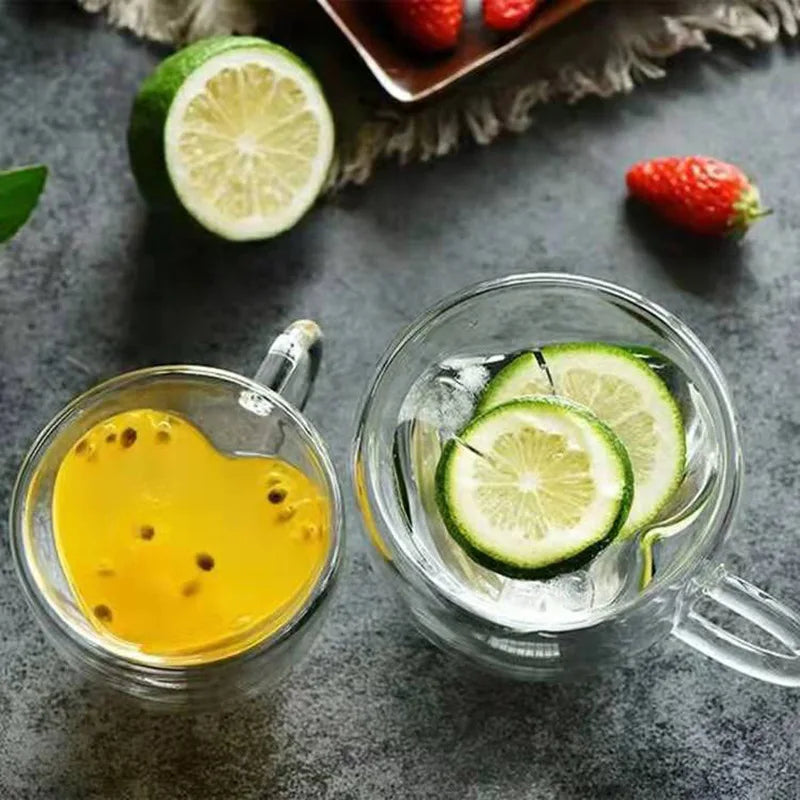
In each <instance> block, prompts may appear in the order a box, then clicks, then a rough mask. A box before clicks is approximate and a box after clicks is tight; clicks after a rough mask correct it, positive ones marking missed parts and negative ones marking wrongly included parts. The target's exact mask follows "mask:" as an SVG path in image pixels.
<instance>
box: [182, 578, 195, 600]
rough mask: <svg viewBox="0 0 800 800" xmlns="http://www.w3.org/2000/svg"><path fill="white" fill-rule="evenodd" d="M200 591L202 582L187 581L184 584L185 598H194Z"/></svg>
mask: <svg viewBox="0 0 800 800" xmlns="http://www.w3.org/2000/svg"><path fill="white" fill-rule="evenodd" d="M199 591H200V581H194V580H192V581H187V582H186V583H184V584H183V588H182V589H181V594H182V595H183V596H184V597H194V595H196V594H197V593H198V592H199Z"/></svg>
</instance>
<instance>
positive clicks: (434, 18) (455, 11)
mask: <svg viewBox="0 0 800 800" xmlns="http://www.w3.org/2000/svg"><path fill="white" fill-rule="evenodd" d="M386 8H387V11H388V13H389V17H390V18H391V20H392V22H393V23H394V26H395V28H396V29H397V31H398V32H399V33H400V34H401V35H402V36H403V37H404V38H405V39H407V40H408V41H409V42H410V43H411V44H413V45H415V46H416V47H418V48H420V50H425V51H427V52H431V53H436V52H438V51H440V50H450V49H451V48H453V47H455V45H456V42H457V41H458V36H459V34H460V33H461V24H462V22H463V20H464V4H463V0H388V3H387V5H386Z"/></svg>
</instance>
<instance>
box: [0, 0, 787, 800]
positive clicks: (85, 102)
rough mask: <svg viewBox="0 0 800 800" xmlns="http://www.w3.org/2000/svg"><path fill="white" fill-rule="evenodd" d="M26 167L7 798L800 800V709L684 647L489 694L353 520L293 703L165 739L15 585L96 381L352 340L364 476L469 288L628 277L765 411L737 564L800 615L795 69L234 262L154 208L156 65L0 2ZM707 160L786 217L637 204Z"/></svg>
mask: <svg viewBox="0 0 800 800" xmlns="http://www.w3.org/2000/svg"><path fill="white" fill-rule="evenodd" d="M0 20H1V21H0V164H2V165H10V164H15V163H24V162H35V161H40V160H41V161H45V162H47V163H48V164H49V165H50V167H51V169H52V175H51V179H50V183H49V186H48V188H47V193H46V196H45V197H44V199H43V202H42V204H41V206H40V208H39V209H38V211H37V212H36V215H35V217H34V218H33V220H32V221H31V223H30V225H29V226H28V227H27V228H26V229H25V230H24V231H23V232H22V233H21V235H20V236H19V237H18V238H17V239H16V240H15V241H14V242H13V243H12V244H11V245H10V246H8V247H6V248H4V249H3V250H2V251H0V348H2V349H0V360H1V362H2V365H1V368H0V437H1V438H0V441H2V451H1V453H0V508H2V515H3V522H2V531H0V538H2V545H1V546H0V797H2V798H55V799H57V800H71V799H72V798H75V799H81V800H85V799H87V798H170V799H174V800H178V799H179V798H251V797H252V798H274V799H275V800H304V799H305V798H341V799H342V800H379V799H381V798H421V799H422V798H430V800H516V799H517V798H530V800H539V799H541V800H555V799H556V798H558V799H561V798H594V797H602V798H643V799H644V800H669V799H671V798H686V799H687V800H690V799H691V800H701V799H703V800H705V799H706V798H709V799H710V798H725V799H727V798H748V799H749V800H780V799H782V798H785V799H788V798H796V797H798V796H800V782H799V781H798V776H797V762H798V755H799V754H800V749H799V744H800V693H798V692H797V691H792V690H788V689H782V688H777V687H774V686H769V685H766V684H762V683H758V682H756V681H753V680H749V679H747V678H744V677H741V676H738V675H736V674H734V673H732V672H730V671H726V670H725V669H724V668H722V667H721V666H719V665H717V664H714V663H712V662H710V661H708V660H706V659H704V658H703V657H701V656H699V655H696V654H694V653H692V652H689V651H688V650H687V649H686V648H685V647H684V646H683V645H681V644H680V643H678V642H677V641H667V642H664V643H663V644H661V645H659V646H657V647H655V648H654V649H653V650H652V651H649V652H648V653H646V654H644V655H642V656H640V657H638V658H636V659H634V660H632V661H631V662H630V663H629V665H627V666H626V667H625V668H623V669H622V670H620V671H618V672H616V673H614V674H607V675H601V676H599V677H598V678H597V679H596V680H595V681H593V682H590V683H585V684H581V685H560V686H522V685H515V684H508V683H503V682H500V681H496V680H494V679H492V678H487V677H483V676H478V675H475V674H472V673H469V672H466V671H465V670H464V669H463V668H462V667H461V666H460V665H459V664H457V663H456V662H454V661H452V660H450V659H449V658H447V657H446V656H444V655H442V654H440V653H439V652H437V651H435V650H433V649H432V648H431V647H429V646H428V645H427V644H425V643H424V642H423V641H422V640H421V639H420V638H419V637H418V636H417V634H416V633H415V632H414V631H413V630H412V628H411V626H410V624H409V622H408V620H407V618H406V616H405V614H404V613H403V610H402V608H401V607H400V605H399V604H398V602H397V601H396V600H395V599H394V598H393V597H392V596H390V594H389V593H388V591H387V589H386V587H385V586H383V585H380V583H379V581H378V580H377V579H376V577H375V576H374V574H373V573H372V572H371V570H370V568H369V565H368V561H367V555H366V544H365V541H364V539H363V538H362V533H361V529H360V526H359V521H358V518H357V515H356V513H355V509H354V508H353V504H352V502H351V501H350V500H349V498H348V512H349V529H348V535H349V541H348V545H347V555H346V564H345V567H344V580H343V583H342V586H341V592H340V593H339V595H338V598H337V599H336V602H335V606H334V608H333V611H332V615H331V617H330V620H329V622H328V624H327V626H326V628H325V632H324V634H323V636H322V638H321V639H320V641H319V643H318V645H317V646H316V648H315V649H314V651H313V653H312V655H311V657H310V658H309V660H308V661H307V662H306V663H305V664H304V665H303V666H302V668H300V669H299V670H298V671H297V672H296V673H295V674H294V675H293V676H292V677H291V679H290V680H289V681H288V682H287V684H286V685H285V687H284V688H283V689H282V690H281V691H280V692H279V693H278V694H277V695H276V696H275V697H274V698H271V699H268V700H263V701H260V702H257V703H252V704H250V705H249V706H247V707H246V708H244V709H242V710H224V709H223V710H221V711H220V713H219V714H215V715H205V716H203V717H199V718H181V719H170V718H164V717H158V716H156V717H151V716H149V715H147V714H142V713H141V712H139V711H135V710H131V709H129V708H128V707H127V706H125V705H124V704H119V703H116V702H113V701H109V700H108V699H107V698H105V697H104V696H101V695H98V694H97V693H96V692H95V691H94V690H93V689H92V688H91V687H90V686H88V685H86V684H85V683H83V682H82V680H81V679H80V678H78V677H77V676H76V675H74V674H73V673H72V672H71V671H69V669H68V668H66V667H65V666H64V665H62V663H61V661H60V660H59V659H58V658H57V657H56V655H55V653H54V652H53V650H52V649H51V648H50V646H49V645H48V644H47V643H46V642H45V641H44V639H43V638H42V635H41V634H40V633H39V631H38V629H37V627H36V625H35V623H34V621H33V619H32V617H31V614H30V613H29V611H28V609H27V608H26V606H25V604H24V602H23V598H22V596H21V594H20V591H19V590H18V587H17V583H16V578H15V576H14V573H13V569H12V566H11V563H10V554H9V550H8V542H7V528H6V523H5V516H6V508H7V505H8V497H9V492H10V485H11V482H12V479H13V477H14V474H15V471H16V469H17V467H18V465H19V462H20V459H21V457H22V455H23V452H24V450H25V448H26V446H27V445H28V444H29V443H30V441H31V439H32V437H33V436H34V435H35V433H36V432H37V431H38V430H39V428H40V427H41V426H42V425H43V424H44V423H45V422H47V420H48V419H49V418H50V416H51V415H52V414H53V413H54V412H55V411H57V410H58V408H59V407H60V406H61V405H62V404H64V403H65V402H66V401H67V400H68V399H70V398H71V397H72V396H73V395H75V394H76V393H78V392H80V391H81V390H83V389H85V388H86V387H87V386H89V385H90V384H91V383H92V382H93V381H95V380H96V379H98V378H99V377H101V376H110V375H113V374H114V373H117V372H120V371H122V370H126V369H130V368H133V367H138V366H143V365H147V364H152V363H158V362H161V363H164V362H175V361H190V362H199V363H206V364H213V365H218V366H224V367H228V368H232V369H236V370H241V371H244V372H248V371H252V370H254V369H255V367H256V366H257V365H258V363H259V360H260V358H261V356H262V354H263V352H264V349H265V346H266V344H267V342H268V341H269V340H270V338H271V337H272V336H273V334H275V333H276V332H277V331H278V330H279V329H280V328H281V326H282V325H284V323H286V322H288V321H289V320H291V319H293V318H296V317H299V316H310V317H314V318H316V319H317V320H319V322H320V323H321V324H322V325H323V327H324V328H325V330H326V332H327V335H328V347H327V352H326V360H325V364H324V367H323V370H322V373H321V375H320V378H319V382H318V385H317V389H316V392H315V394H314V397H313V399H312V401H311V403H310V406H309V409H308V410H309V414H310V416H311V418H312V419H313V420H314V421H315V423H316V424H317V425H318V427H319V428H320V430H321V431H322V432H323V434H324V435H325V436H326V437H327V439H328V441H329V442H330V446H331V449H332V452H333V455H334V457H335V459H336V462H337V464H338V466H339V467H340V468H341V469H342V470H344V468H345V464H346V460H347V453H348V447H349V442H350V435H351V430H352V417H353V413H354V409H355V405H356V403H357V401H358V398H359V395H360V393H361V391H362V388H363V386H364V383H365V381H366V378H367V376H368V374H369V373H370V371H371V369H372V368H373V366H374V364H375V362H376V359H377V358H378V357H379V355H380V353H381V351H382V349H383V347H384V346H385V344H386V343H387V342H388V340H389V339H390V337H392V336H393V335H394V334H395V333H396V332H397V331H398V330H399V329H400V328H401V327H402V326H404V325H405V324H406V323H408V322H409V321H410V320H411V319H412V318H413V317H414V316H415V315H416V314H417V313H419V312H420V311H421V310H422V309H423V308H424V307H425V306H427V305H428V304H430V303H432V302H433V301H435V300H437V299H438V298H439V297H441V296H442V295H443V294H445V293H447V292H451V291H453V290H456V289H458V288H460V287H462V286H463V285H465V284H467V283H470V282H473V281H476V280H479V279H484V278H490V277H495V276H500V275H504V274H506V273H510V272H515V271H524V270H566V271H568V272H575V273H585V274H588V275H593V276H598V277H603V278H610V279H613V280H616V281H618V282H620V283H622V284H624V285H627V286H629V287H631V288H633V289H636V290H639V291H641V292H643V293H645V294H646V295H648V296H650V297H651V298H653V299H655V300H657V301H658V302H660V303H662V304H664V305H665V306H667V307H668V308H670V309H672V310H673V311H674V312H675V313H677V314H678V315H679V316H681V317H682V318H683V319H684V320H686V321H687V322H688V323H689V324H690V325H691V326H693V327H694V329H695V330H696V331H697V332H698V333H699V334H700V335H701V336H702V338H703V339H704V340H705V341H706V342H707V343H708V344H709V346H710V347H711V349H712V350H713V352H714V353H715V354H716V356H717V357H718V359H719V361H720V363H721V365H722V367H723V369H724V370H725V372H726V373H727V375H728V377H729V380H730V383H731V386H732V389H733V393H734V395H735V399H736V403H737V405H738V408H739V412H740V418H741V425H742V433H743V443H744V450H745V457H746V462H747V465H748V472H749V479H748V482H747V487H746V494H745V497H744V502H743V507H742V513H741V517H740V521H739V524H738V527H737V529H736V530H735V532H734V533H733V535H732V537H731V539H730V541H729V543H728V546H727V555H726V560H727V563H728V564H729V565H730V566H731V567H732V568H733V569H734V570H736V571H737V572H739V573H741V574H742V575H744V576H745V577H747V578H750V579H753V580H755V581H757V582H758V583H759V584H760V585H761V586H763V587H764V588H765V589H767V590H768V591H770V592H772V593H773V594H775V595H776V596H778V597H782V598H785V599H787V600H790V601H791V602H794V604H795V606H798V607H800V583H799V582H798V577H800V545H799V544H798V523H797V517H798V512H800V499H798V497H799V495H798V475H799V474H800V455H798V453H800V448H798V445H799V444H800V399H799V397H798V387H799V386H800V364H799V363H798V359H797V350H796V339H797V336H798V332H800V273H798V265H797V262H798V253H800V200H798V197H800V170H799V169H798V156H800V139H798V133H797V132H798V130H800V105H799V104H798V102H797V97H798V85H800V84H799V82H798V81H799V79H798V75H800V72H798V69H799V68H800V52H799V51H798V50H797V48H796V47H795V46H792V45H778V46H776V47H774V48H772V49H771V50H769V51H765V52H756V53H747V52H745V51H743V50H741V49H739V48H736V47H724V48H720V49H718V50H717V51H716V52H715V53H714V54H712V55H699V54H693V55H688V56H685V57H681V58H679V59H677V60H676V61H675V62H674V63H673V65H672V69H671V72H670V75H669V77H668V78H667V79H666V80H664V81H662V82H659V83H657V84H651V85H649V86H647V87H645V88H643V89H641V90H639V91H637V92H636V93H634V94H633V95H631V96H628V97H623V98H616V99H612V100H610V101H607V102H599V101H596V102H595V101H591V102H586V103H583V104H581V105H580V106H578V107H575V108H562V107H558V108H551V109H548V110H545V111H543V112H541V114H540V115H539V124H538V126H537V128H536V129H535V130H534V131H532V132H530V133H529V134H527V135H525V136H522V137H520V138H508V139H506V140H504V141H502V142H500V143H498V144H497V145H496V146H494V147H492V148H490V149H486V150H481V149H475V148H470V147H467V148H465V149H464V150H463V151H462V152H461V153H459V154H458V155H456V156H454V157H451V158H448V159H446V160H444V161H441V162H439V163H435V164H430V165H427V166H414V167H410V168H406V169H402V170H400V169H396V168H391V167H390V168H386V169H384V170H382V171H381V173H380V174H379V175H378V176H377V177H376V179H375V180H374V181H373V182H372V183H371V184H370V185H369V186H367V187H366V188H364V189H361V190H352V191H347V192H345V193H344V194H343V195H342V196H341V197H339V198H338V199H336V200H334V201H332V202H328V203H326V204H324V205H322V206H321V207H319V208H317V209H316V210H315V211H314V212H313V213H312V214H310V215H309V217H308V218H307V219H306V220H305V221H304V222H303V223H302V224H301V225H300V226H299V227H297V228H296V229H295V230H294V231H292V232H291V233H289V234H288V235H286V236H284V237H282V238H280V239H279V240H277V241H274V242H272V243H266V244H261V245H255V246H245V247H231V246H226V245H224V244H221V243H220V244H211V245H209V244H208V243H207V242H205V241H203V242H198V241H197V240H195V239H192V238H187V237H185V236H183V235H181V234H178V233H172V232H171V231H170V229H169V228H167V227H165V226H164V224H163V223H162V222H159V221H158V220H152V219H149V218H148V217H147V215H146V212H145V208H144V207H143V205H142V203H141V201H140V199H139V197H138V195H137V192H136V189H135V186H134V184H133V181H132V179H131V177H130V174H129V172H128V168H127V159H126V153H125V140H124V131H125V127H126V120H127V113H128V107H129V104H130V101H131V97H132V94H133V92H134V90H135V88H136V86H137V84H138V83H139V81H140V80H141V79H142V77H143V76H144V75H145V74H146V73H147V72H148V71H149V70H150V69H151V68H152V67H153V65H154V64H155V63H156V61H157V59H158V57H159V55H160V53H161V52H162V51H160V50H159V49H157V48H153V47H150V46H146V45H144V44H142V43H140V42H137V41H135V40H134V39H132V38H130V37H128V36H124V35H120V34H118V33H116V32H113V31H111V30H109V29H107V28H106V27H105V26H104V25H103V24H102V23H101V22H100V21H98V20H93V19H91V18H89V17H88V16H85V15H83V14H81V13H79V12H78V11H77V10H76V9H75V8H73V6H72V4H71V3H68V2H60V3H54V4H44V3H40V2H16V3H13V2H12V3H9V2H8V0H0ZM691 151H707V152H710V153H713V154H716V155H719V156H722V157H727V158H729V159H731V160H734V161H737V162H740V163H741V164H743V165H745V166H746V167H747V169H748V170H749V171H750V172H752V174H754V175H756V176H758V178H759V179H760V184H761V187H762V190H763V193H764V195H765V197H766V198H767V200H768V201H769V203H770V204H772V205H773V206H774V207H775V209H776V213H775V215H774V216H773V217H771V218H770V219H768V220H766V221H764V222H763V223H761V224H760V226H759V227H758V228H757V229H756V230H755V231H754V232H753V234H752V236H751V237H750V238H749V240H748V241H747V242H746V244H745V245H744V246H743V247H741V248H738V249H737V248H732V247H707V246H705V247H704V246H700V245H698V244H697V243H696V242H692V241H689V240H687V239H685V238H683V237H681V236H680V235H678V234H674V233H672V232H669V231H666V230H665V229H663V228H661V227H660V226H658V225H653V224H650V223H649V222H648V221H647V220H646V219H644V218H642V217H641V216H639V215H637V214H634V213H631V211H630V210H629V209H626V206H625V204H624V202H623V191H622V174H623V170H624V168H625V166H626V165H627V164H628V163H629V162H631V161H633V160H635V159H637V158H639V157H642V156H646V155H649V154H662V153H669V152H691Z"/></svg>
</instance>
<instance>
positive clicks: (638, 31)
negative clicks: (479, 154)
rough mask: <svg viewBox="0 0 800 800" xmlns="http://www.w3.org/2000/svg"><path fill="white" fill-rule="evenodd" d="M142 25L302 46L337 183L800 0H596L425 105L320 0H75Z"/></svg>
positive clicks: (423, 154)
mask: <svg viewBox="0 0 800 800" xmlns="http://www.w3.org/2000/svg"><path fill="white" fill-rule="evenodd" d="M78 2H79V3H80V4H81V5H82V6H84V7H85V8H86V9H87V10H88V11H92V12H99V13H102V14H105V15H106V17H107V18H108V20H109V21H110V22H111V23H112V24H113V25H117V26H119V27H121V28H126V29H128V30H131V31H133V32H134V33H135V34H137V35H139V36H143V37H146V38H149V39H153V40H156V41H161V42H170V43H173V44H175V45H180V44H183V43H185V42H189V41H193V40H195V39H198V38H202V37H204V36H211V35H217V34H223V33H254V32H257V33H260V34H262V35H264V36H267V37H272V38H274V39H275V40H276V41H280V42H281V43H282V44H285V45H286V46H288V47H289V48H291V49H293V50H295V51H296V52H297V53H298V54H300V55H301V56H303V57H304V58H305V59H306V60H307V61H309V63H310V64H311V65H312V67H313V68H314V69H315V71H316V72H317V74H318V76H319V77H320V79H321V81H322V83H323V85H324V86H325V89H326V93H327V95H328V98H329V100H330V102H331V105H332V106H333V109H334V114H335V116H336V118H337V135H338V139H339V147H338V154H337V160H336V165H335V169H334V170H333V172H332V174H331V179H330V185H331V187H332V188H333V187H339V186H343V185H345V184H348V183H363V182H365V181H366V180H367V179H368V178H369V176H370V175H371V174H372V170H373V168H374V167H375V165H376V163H377V162H379V161H380V160H382V159H387V158H388V159H396V160H398V161H400V162H401V163H405V162H408V161H411V160H422V161H425V160H428V159H431V158H434V157H437V156H442V155H445V154H447V153H449V152H450V151H452V150H454V149H455V148H457V147H458V145H459V143H460V142H462V141H464V140H465V139H467V138H471V139H472V140H474V141H475V142H478V143H479V144H488V143H490V142H491V141H492V140H493V139H495V138H496V137H497V136H498V135H500V134H501V133H502V132H504V131H512V132H520V131H524V130H525V129H526V128H528V127H529V126H530V125H531V122H532V112H533V110H534V109H535V107H536V106H537V105H539V104H540V103H546V102H548V101H551V100H557V99H560V100H566V101H569V102H574V101H576V100H579V99H581V98H582V97H585V96H587V95H599V96H601V97H608V96H610V95H612V94H615V93H617V92H627V91H630V90H631V89H632V88H633V86H634V85H635V83H636V81H638V80H642V79H645V78H658V77H660V76H662V75H663V74H664V69H663V64H664V61H665V59H666V58H668V57H669V56H671V55H674V54H675V53H678V52H680V51H681V50H685V49H687V48H708V47H709V43H708V35H709V34H717V35H721V36H727V37H731V38H735V39H737V40H739V41H741V42H743V43H744V44H745V45H747V46H751V47H752V46H756V45H758V44H765V43H770V42H774V41H775V40H776V39H777V38H778V36H780V35H781V33H784V34H786V35H788V36H796V35H797V33H798V23H800V0H599V1H598V2H597V3H595V4H592V5H589V6H588V7H586V8H585V9H583V10H582V11H581V12H579V13H578V14H577V15H576V16H575V17H573V18H572V19H569V20H567V21H566V22H564V23H562V24H561V25H559V26H557V27H556V28H553V29H551V30H550V31H548V32H547V33H546V34H545V35H544V36H542V37H541V38H540V39H539V40H538V41H534V42H532V43H531V44H530V45H529V46H527V47H526V48H523V50H522V51H520V52H519V53H518V54H516V55H515V56H513V57H511V58H509V59H508V60H506V61H505V62H503V63H501V64H498V65H497V66H495V67H493V68H492V69H490V70H488V71H486V72H484V73H482V74H481V75H480V76H478V77H477V78H476V79H473V80H470V81H468V82H465V83H463V84H462V85H460V86H458V87H457V88H456V89H455V90H453V91H451V92H449V93H448V94H447V95H446V96H442V98H441V99H440V100H438V101H436V102H435V103H433V104H431V105H426V106H425V108H423V109H420V110H413V109H404V108H402V107H399V106H397V105H396V104H394V103H392V102H391V101H390V100H389V99H388V98H387V97H386V96H385V95H383V94H382V91H381V90H380V88H379V87H378V86H377V83H376V82H375V80H374V79H373V78H372V76H371V75H369V74H368V72H367V70H366V68H365V67H364V66H363V65H362V64H361V63H360V62H359V61H358V59H357V58H356V56H355V54H354V53H353V52H352V51H351V50H350V48H349V46H348V45H347V43H346V42H345V41H344V39H343V37H342V36H341V35H340V34H339V33H338V31H337V30H336V29H335V28H334V26H333V25H332V23H330V21H329V20H327V18H325V16H324V14H323V13H322V11H321V10H320V9H319V7H318V6H317V5H316V3H315V2H314V0H78Z"/></svg>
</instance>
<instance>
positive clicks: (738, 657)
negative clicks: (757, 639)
mask: <svg viewBox="0 0 800 800" xmlns="http://www.w3.org/2000/svg"><path fill="white" fill-rule="evenodd" d="M700 596H705V597H708V598H710V599H712V600H714V601H715V602H717V603H719V604H720V605H722V606H725V608H727V609H730V610H731V611H733V612H734V613H736V614H739V616H741V617H744V619H746V620H748V622H752V623H753V624H754V625H756V626H758V627H759V628H761V630H763V631H766V632H767V633H768V634H770V636H773V637H774V638H775V639H776V640H777V641H778V642H780V643H781V644H782V645H783V646H784V648H785V651H784V652H777V651H775V650H770V649H768V648H765V647H759V646H758V645H755V644H753V643H752V642H748V641H747V640H745V639H742V638H740V637H739V636H736V635H734V634H732V633H730V632H729V631H726V630H725V629H724V628H722V627H720V626H719V625H717V624H716V623H714V622H712V621H711V620H709V619H708V618H707V617H704V616H703V615H702V614H701V613H700V612H699V611H697V610H696V609H695V607H694V606H695V604H696V602H697V600H698V599H699V596H698V597H695V598H693V599H692V600H690V602H689V603H688V605H687V606H686V607H685V608H684V609H683V613H682V614H681V615H680V616H679V618H678V620H677V622H676V624H675V627H674V628H673V631H672V633H673V635H674V636H677V637H678V639H680V640H681V641H682V642H684V643H685V644H688V645H689V646H690V647H693V648H694V649H695V650H698V651H700V652H701V653H703V655H706V656H709V657H710V658H713V659H715V660H716V661H719V662H720V663H722V664H725V666H728V667H730V668H731V669H735V670H736V671H737V672H743V673H744V674H745V675H749V676H751V677H753V678H758V679H759V680H762V681H767V682H768V683H777V684H779V685H781V686H800V615H798V614H797V613H795V612H794V611H792V610H791V609H789V608H787V607H786V606H785V605H783V604H782V603H779V602H778V601H777V600H774V599H773V598H772V597H770V596H769V595H768V594H767V593H766V592H763V591H761V589H759V588H757V587H756V586H753V585H752V584H751V583H748V582H747V581H745V580H742V578H738V577H737V576H735V575H731V574H730V573H728V572H727V571H726V570H725V568H724V567H723V566H721V565H720V566H719V567H718V568H717V569H716V570H715V571H714V572H713V573H712V575H711V578H710V580H708V581H706V582H704V583H703V585H702V589H701V595H700Z"/></svg>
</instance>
